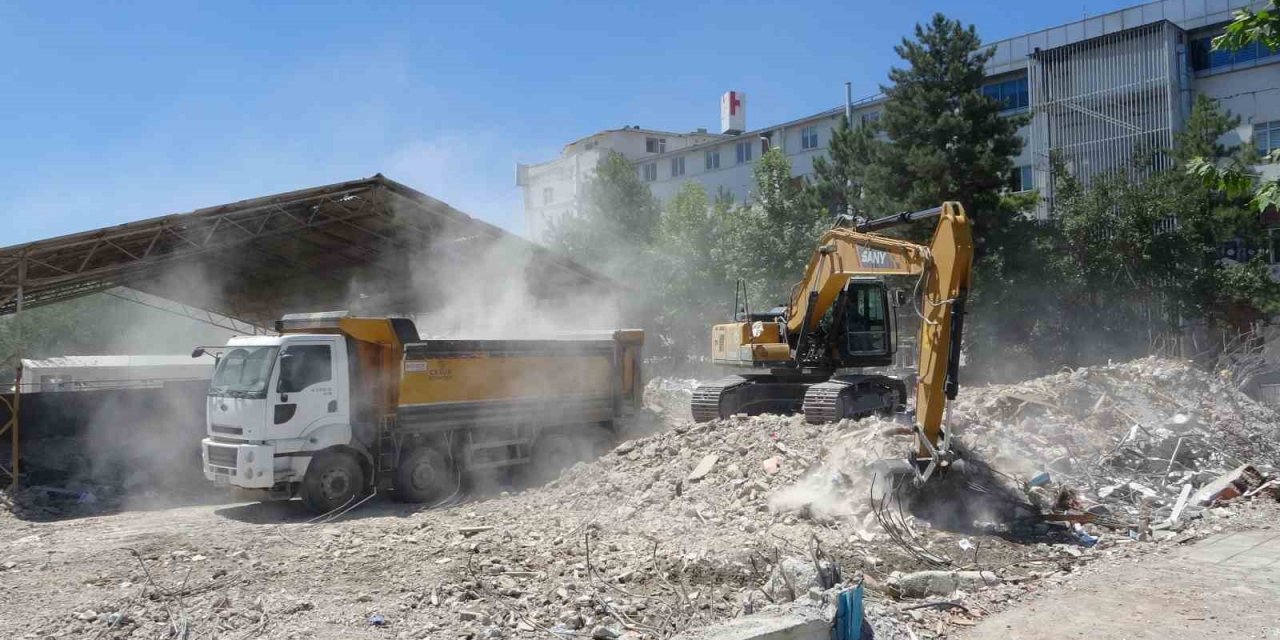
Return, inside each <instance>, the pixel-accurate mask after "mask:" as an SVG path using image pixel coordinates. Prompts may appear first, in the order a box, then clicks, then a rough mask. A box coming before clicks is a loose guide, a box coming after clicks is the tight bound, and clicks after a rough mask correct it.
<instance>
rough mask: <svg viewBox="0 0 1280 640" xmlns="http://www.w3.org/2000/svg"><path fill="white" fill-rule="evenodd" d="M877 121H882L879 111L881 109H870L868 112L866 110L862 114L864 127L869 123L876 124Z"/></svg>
mask: <svg viewBox="0 0 1280 640" xmlns="http://www.w3.org/2000/svg"><path fill="white" fill-rule="evenodd" d="M877 122H880V112H879V111H868V112H866V113H864V114H862V126H864V127H865V126H867V125H872V124H875V123H877Z"/></svg>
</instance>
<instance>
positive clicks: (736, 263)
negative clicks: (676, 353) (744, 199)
mask: <svg viewBox="0 0 1280 640" xmlns="http://www.w3.org/2000/svg"><path fill="white" fill-rule="evenodd" d="M753 169H754V177H755V189H754V191H753V193H752V200H751V202H750V203H749V204H748V205H747V206H744V207H740V208H738V209H737V210H735V211H734V212H733V213H732V214H731V215H729V216H728V217H727V219H726V220H725V223H724V228H723V245H724V246H725V251H724V260H723V262H724V264H725V267H726V270H727V273H728V274H729V276H730V277H733V278H743V279H745V280H746V282H747V283H748V285H749V286H748V288H749V290H750V292H751V297H752V304H753V305H754V306H756V307H758V308H766V307H769V306H773V305H774V304H779V303H782V302H784V301H785V300H786V299H787V296H788V294H789V292H790V289H791V285H792V284H794V283H795V282H796V281H797V280H799V279H800V277H801V276H802V275H803V273H804V268H805V265H806V264H807V262H808V260H809V256H810V254H812V252H813V250H814V247H815V245H816V243H817V241H818V237H819V236H820V235H821V234H822V231H823V230H824V229H825V228H826V227H827V226H828V225H829V224H830V218H829V217H828V215H827V213H826V211H824V210H823V208H822V206H821V205H820V204H819V203H818V201H817V199H816V198H815V197H814V196H813V194H812V193H811V192H810V191H809V190H807V189H806V188H805V184H804V179H803V178H798V177H795V176H792V175H791V162H790V161H789V160H787V156H786V155H785V154H784V153H783V152H782V150H781V149H779V148H777V147H775V148H773V149H770V150H769V151H767V152H765V153H764V154H763V155H762V156H760V160H759V161H757V162H756V165H755V167H754V168H753Z"/></svg>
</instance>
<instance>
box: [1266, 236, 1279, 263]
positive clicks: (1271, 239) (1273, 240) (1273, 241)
mask: <svg viewBox="0 0 1280 640" xmlns="http://www.w3.org/2000/svg"><path fill="white" fill-rule="evenodd" d="M1267 250H1268V252H1267V258H1268V259H1269V260H1270V262H1271V264H1280V227H1273V228H1271V229H1267Z"/></svg>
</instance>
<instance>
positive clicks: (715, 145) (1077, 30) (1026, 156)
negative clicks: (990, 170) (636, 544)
mask: <svg viewBox="0 0 1280 640" xmlns="http://www.w3.org/2000/svg"><path fill="white" fill-rule="evenodd" d="M1263 4H1265V3H1263V2H1249V1H1248V0H1159V1H1157V2H1151V3H1148V4H1143V5H1139V6H1135V7H1130V8H1127V9H1122V10H1119V11H1114V12H1111V13H1107V14H1103V15H1099V16H1095V17H1091V18H1086V19H1083V20H1079V21H1076V22H1071V23H1069V24H1065V25H1060V26H1056V27H1052V28H1049V29H1044V30H1041V31H1036V32H1033V33H1028V34H1025V35H1020V36H1016V37H1013V38H1008V39H1006V40H1000V41H998V42H995V43H992V44H991V46H993V47H994V49H995V52H994V55H993V56H992V57H991V59H990V61H989V62H988V63H987V76H988V83H987V85H986V86H985V87H984V92H986V93H987V94H988V95H991V96H993V97H995V98H997V99H999V100H1000V101H1001V102H1002V103H1003V104H1004V107H1005V112H1006V113H1010V114H1012V113H1022V112H1027V111H1030V113H1031V114H1032V117H1031V122H1030V124H1029V125H1028V126H1026V127H1023V128H1022V130H1021V131H1020V135H1022V137H1023V139H1024V140H1025V142H1026V144H1025V145H1024V148H1023V150H1022V152H1021V153H1020V154H1019V155H1018V156H1017V157H1015V158H1013V161H1014V165H1015V167H1016V169H1015V171H1014V174H1013V175H1012V176H1010V188H1011V189H1013V190H1028V189H1033V188H1034V189H1038V190H1039V191H1040V193H1041V195H1042V202H1043V204H1042V208H1041V211H1040V212H1039V213H1040V214H1041V215H1043V214H1044V213H1045V212H1046V211H1047V210H1048V209H1047V208H1048V206H1049V204H1050V203H1051V202H1052V197H1053V181H1052V179H1051V175H1050V171H1049V157H1050V155H1051V154H1055V155H1057V156H1059V157H1061V158H1062V160H1063V162H1064V163H1065V165H1066V167H1067V168H1068V170H1070V171H1072V172H1073V174H1074V175H1075V176H1077V177H1078V178H1080V179H1082V180H1084V181H1086V182H1087V181H1088V180H1089V179H1090V178H1091V177H1093V176H1096V175H1099V174H1102V173H1107V172H1112V171H1120V170H1123V171H1133V172H1135V174H1141V173H1142V172H1143V171H1144V170H1150V169H1142V168H1140V167H1136V166H1135V165H1134V163H1133V162H1132V160H1133V158H1134V157H1135V155H1137V154H1142V153H1143V152H1150V159H1151V164H1150V168H1161V167H1164V166H1168V165H1167V163H1168V162H1169V160H1168V159H1167V157H1165V156H1163V155H1162V154H1160V153H1158V151H1159V150H1160V149H1166V148H1168V147H1169V146H1170V145H1171V144H1172V142H1173V135H1174V133H1176V132H1177V131H1178V130H1179V129H1180V128H1181V127H1182V124H1183V122H1184V121H1185V119H1186V117H1187V115H1188V114H1189V112H1190V109H1191V104H1192V100H1193V99H1194V97H1195V95H1197V94H1203V95H1206V96H1208V97H1210V98H1213V99H1215V100H1217V101H1218V102H1219V103H1220V104H1221V105H1222V106H1223V107H1225V108H1226V109H1228V110H1230V111H1231V113H1233V114H1235V115H1237V116H1240V119H1241V123H1240V126H1239V127H1238V128H1237V129H1236V130H1235V131H1233V132H1231V133H1229V134H1228V135H1227V136H1226V138H1227V139H1226V140H1224V142H1225V143H1229V144H1232V143H1242V142H1247V143H1251V144H1253V145H1255V146H1256V147H1257V149H1258V151H1259V152H1260V153H1262V154H1266V153H1267V152H1269V151H1271V150H1274V149H1276V148H1280V64H1277V63H1280V51H1270V50H1268V49H1267V48H1265V47H1258V46H1251V47H1248V48H1246V49H1244V50H1242V51H1238V52H1234V53H1231V52H1224V51H1213V50H1212V48H1211V46H1210V40H1211V39H1212V38H1213V36H1215V35H1217V34H1218V33H1221V31H1222V28H1223V27H1224V26H1225V25H1226V24H1227V23H1228V22H1230V21H1231V19H1232V17H1233V16H1234V13H1235V12H1236V11H1237V10H1239V9H1241V8H1244V7H1248V6H1250V5H1253V6H1255V7H1260V6H1262V5H1263ZM884 102H885V99H884V97H882V96H876V97H872V98H867V99H864V100H860V101H858V102H856V103H853V104H852V105H851V107H852V113H853V122H854V123H855V125H856V124H861V123H868V122H871V121H873V120H875V119H877V118H879V117H880V114H881V112H882V111H883V108H884ZM845 108H846V107H845V106H838V107H835V108H832V109H829V110H827V111H823V112H820V113H816V114H811V115H807V116H805V117H802V118H798V119H796V120H792V121H790V122H784V123H781V124H775V125H770V126H766V127H762V128H758V129H747V128H746V126H745V97H744V96H742V94H739V93H736V92H730V93H726V94H725V96H724V97H723V98H722V99H721V122H722V123H721V128H720V133H719V134H713V133H708V132H707V131H705V130H699V131H696V132H693V133H687V134H680V133H668V132H659V131H651V130H646V129H640V128H638V127H627V128H623V129H618V130H610V131H602V132H600V133H597V134H594V135H591V136H588V137H586V138H583V139H582V140H578V141H577V142H573V143H571V144H569V145H567V146H566V147H565V148H564V151H563V152H562V153H561V154H560V157H558V158H556V159H554V160H550V161H548V162H543V163H540V164H534V165H519V166H518V167H517V180H516V182H517V184H518V185H519V186H520V187H522V188H523V189H524V201H525V217H526V222H527V225H528V233H529V235H530V236H531V237H534V238H538V237H540V236H541V234H542V232H543V231H544V230H545V229H546V225H547V222H548V221H549V220H553V219H556V218H558V217H560V216H563V215H564V214H565V213H566V212H569V211H576V210H577V208H578V207H580V206H581V204H582V202H581V199H580V197H579V196H580V194H581V189H582V186H583V184H584V182H585V180H586V179H587V178H588V177H589V175H590V173H591V170H592V169H593V168H594V166H595V163H596V162H597V161H598V159H599V157H600V155H601V154H602V153H604V152H605V151H606V150H613V151H618V152H619V153H622V154H623V155H624V156H625V157H626V158H627V159H628V160H630V161H631V162H632V163H633V164H634V165H635V166H636V171H637V172H638V174H639V175H640V177H641V179H643V180H644V181H645V182H648V183H649V184H650V187H651V189H652V190H653V193H654V195H655V196H657V197H658V198H659V199H661V200H663V201H666V200H668V199H670V198H671V197H672V196H673V195H674V194H675V193H676V192H677V191H678V190H679V188H680V186H681V185H682V184H684V183H685V182H687V181H696V182H699V183H701V184H702V185H703V186H704V187H706V189H707V191H708V193H711V194H715V193H716V192H717V191H719V190H721V189H724V190H727V191H729V192H730V193H732V194H733V195H734V197H735V198H736V199H737V200H738V201H746V200H749V199H750V197H751V188H752V171H751V167H752V165H753V163H754V162H755V161H756V160H758V159H759V157H760V154H761V153H762V152H763V151H764V150H766V149H768V148H770V147H773V146H777V147H780V148H781V149H782V150H783V151H784V152H785V153H786V154H787V156H788V157H789V159H790V160H791V165H792V170H793V171H794V172H795V174H796V175H802V176H808V175H810V174H811V173H812V171H813V158H814V157H816V156H817V155H819V154H823V153H825V149H826V145H827V143H828V142H829V141H830V138H831V130H832V129H833V128H834V127H835V126H836V125H837V123H838V122H839V118H840V116H841V115H842V114H843V113H844V111H845ZM1263 171H1264V173H1267V174H1269V175H1273V176H1274V175H1276V173H1277V172H1278V170H1277V168H1276V167H1275V166H1269V167H1264V168H1263ZM1135 177H1136V178H1140V177H1141V176H1140V175H1135ZM1278 247H1280V244H1278ZM1275 258H1277V259H1280V256H1275Z"/></svg>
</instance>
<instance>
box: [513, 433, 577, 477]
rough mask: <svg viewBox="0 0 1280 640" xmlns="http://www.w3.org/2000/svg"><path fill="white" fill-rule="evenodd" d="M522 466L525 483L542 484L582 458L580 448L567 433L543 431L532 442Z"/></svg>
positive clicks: (558, 475)
mask: <svg viewBox="0 0 1280 640" xmlns="http://www.w3.org/2000/svg"><path fill="white" fill-rule="evenodd" d="M531 458H532V459H531V460H529V464H528V465H527V466H526V467H525V468H524V470H523V471H524V473H523V474H522V479H524V480H525V481H526V483H527V484H531V485H542V484H546V483H548V482H550V481H552V480H555V479H556V478H558V477H560V471H561V470H563V469H564V468H565V467H568V466H570V465H572V464H573V463H575V462H577V461H579V460H581V459H582V449H581V447H580V446H579V443H577V442H575V441H574V439H573V438H571V437H570V436H569V435H568V434H565V433H561V432H544V433H542V434H540V435H539V436H538V439H537V440H536V441H534V443H533V454H532V456H531Z"/></svg>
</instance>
